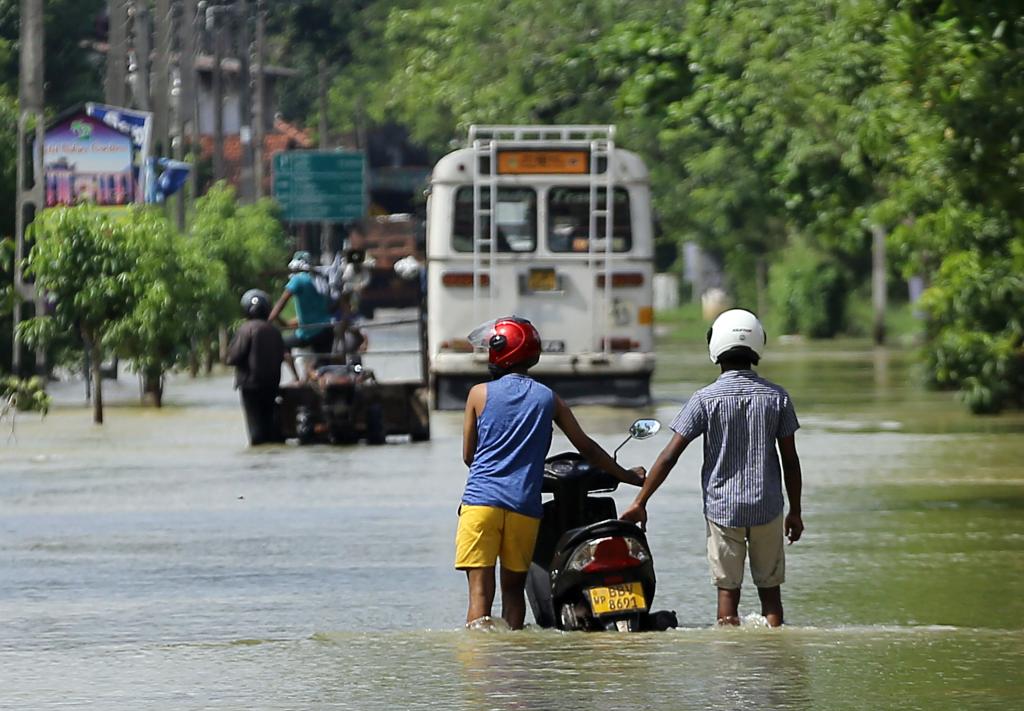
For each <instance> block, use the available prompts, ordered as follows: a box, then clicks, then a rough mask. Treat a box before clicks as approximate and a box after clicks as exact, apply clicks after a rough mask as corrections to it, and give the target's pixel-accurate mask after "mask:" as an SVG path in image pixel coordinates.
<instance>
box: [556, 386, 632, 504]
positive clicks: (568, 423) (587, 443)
mask: <svg viewBox="0 0 1024 711" xmlns="http://www.w3.org/2000/svg"><path fill="white" fill-rule="evenodd" d="M555 424H556V425H558V427H559V429H561V430H562V432H564V433H565V436H566V437H568V438H569V441H570V442H572V446H573V447H575V448H576V450H577V451H578V452H579V453H580V454H582V455H583V458H584V459H586V460H587V461H588V462H590V463H591V464H592V465H594V466H595V467H597V468H599V469H601V470H603V471H606V472H608V473H609V474H611V475H612V476H614V477H615V478H616V479H618V480H619V481H622V482H625V483H627V484H635V485H637V486H639V485H640V484H642V483H643V481H644V473H645V472H644V468H643V467H634V468H633V469H624V468H623V467H622V465H620V464H619V463H618V462H616V461H615V460H614V459H613V458H612V456H611V455H610V454H608V452H606V451H604V448H602V447H601V445H599V444H598V443H597V442H595V441H594V440H592V439H591V438H590V437H588V436H587V433H586V432H584V431H583V428H582V427H580V423H579V422H577V420H576V416H575V415H574V414H572V410H570V409H569V406H568V405H566V404H565V401H563V400H562V398H560V397H558V396H557V395H556V396H555Z"/></svg>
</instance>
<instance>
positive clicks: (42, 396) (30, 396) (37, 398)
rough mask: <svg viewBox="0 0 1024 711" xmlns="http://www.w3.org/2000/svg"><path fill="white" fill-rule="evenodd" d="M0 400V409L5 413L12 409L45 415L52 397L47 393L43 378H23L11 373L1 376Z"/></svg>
mask: <svg viewBox="0 0 1024 711" xmlns="http://www.w3.org/2000/svg"><path fill="white" fill-rule="evenodd" d="M0 402H2V407H0V411H2V414H4V415H6V414H7V413H8V412H9V411H10V410H12V409H14V410H18V411H21V412H41V413H42V414H44V415H45V414H46V413H47V412H48V411H49V409H50V403H51V398H50V396H49V395H47V394H46V384H45V383H44V382H43V379H42V378H39V377H31V378H24V379H23V378H17V377H14V376H12V375H9V376H7V377H4V378H0Z"/></svg>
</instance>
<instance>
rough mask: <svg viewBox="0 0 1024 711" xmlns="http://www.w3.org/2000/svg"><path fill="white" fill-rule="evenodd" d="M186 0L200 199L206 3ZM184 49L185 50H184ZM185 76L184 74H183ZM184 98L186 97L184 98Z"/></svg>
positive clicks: (195, 182) (195, 191)
mask: <svg viewBox="0 0 1024 711" xmlns="http://www.w3.org/2000/svg"><path fill="white" fill-rule="evenodd" d="M184 2H185V17H184V18H183V20H182V23H181V31H182V34H186V35H187V34H189V33H190V31H191V35H190V37H189V39H188V40H184V39H183V40H182V47H186V46H188V45H187V44H186V43H187V42H191V48H192V61H191V64H189V66H188V71H187V74H188V77H189V82H188V85H189V86H190V88H191V92H186V93H190V94H191V95H190V96H189V100H188V106H189V107H190V108H191V110H192V127H191V131H189V138H190V139H191V141H190V144H189V149H190V150H191V151H192V156H193V160H192V178H191V180H190V181H189V184H190V185H191V186H192V199H193V200H198V199H199V189H200V188H201V187H202V185H201V184H200V182H199V158H200V156H201V155H202V126H201V124H200V121H199V86H200V83H199V67H198V66H197V65H198V59H199V55H201V54H203V53H204V52H205V51H206V35H205V32H204V29H205V27H206V17H205V10H204V5H203V4H201V3H200V2H199V0H184ZM182 51H184V50H182ZM183 76H184V75H183ZM183 100H184V99H183Z"/></svg>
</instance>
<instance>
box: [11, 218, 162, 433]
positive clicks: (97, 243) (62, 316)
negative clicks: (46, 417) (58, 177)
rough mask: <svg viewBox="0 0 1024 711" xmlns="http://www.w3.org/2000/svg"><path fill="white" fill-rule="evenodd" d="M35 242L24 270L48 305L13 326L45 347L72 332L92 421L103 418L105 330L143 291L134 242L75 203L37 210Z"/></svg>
mask: <svg viewBox="0 0 1024 711" xmlns="http://www.w3.org/2000/svg"><path fill="white" fill-rule="evenodd" d="M32 230H33V236H34V238H35V246H34V248H33V249H32V251H31V253H30V254H29V257H28V259H27V260H26V264H25V274H26V275H28V276H29V277H31V278H34V279H35V284H36V288H38V289H39V290H40V291H41V292H42V293H44V294H46V295H47V297H48V299H49V300H50V302H51V303H52V308H51V310H50V313H49V314H48V315H38V316H36V317H35V318H32V319H29V320H27V321H24V322H23V323H21V324H20V325H19V328H18V336H19V338H20V339H21V340H23V341H25V342H26V343H28V344H30V345H34V346H45V345H47V344H49V343H51V342H54V341H56V340H58V338H59V337H61V336H63V335H65V334H68V333H77V334H78V335H79V336H80V337H81V339H82V341H83V343H84V344H85V348H86V351H87V352H88V354H89V364H90V371H91V372H90V374H89V375H90V377H91V378H92V383H93V387H92V392H93V421H94V422H96V423H97V424H102V422H103V390H102V380H101V377H100V365H101V363H102V360H103V355H104V351H105V347H106V346H107V345H108V336H109V335H110V332H111V329H112V328H113V327H114V326H115V324H117V323H118V321H120V320H121V319H123V318H125V317H126V316H128V314H129V313H131V311H132V309H133V308H134V305H135V304H136V302H137V301H138V300H139V296H140V294H142V293H143V292H144V290H145V284H144V282H143V279H142V275H141V274H140V273H139V272H138V270H137V266H138V264H139V261H140V255H139V253H138V251H137V247H138V245H137V244H136V242H135V241H134V240H132V239H130V235H129V231H128V225H127V223H125V222H119V221H114V220H109V219H107V218H106V217H105V216H104V215H102V214H101V213H100V212H99V211H98V210H97V209H96V208H94V207H91V206H88V205H81V206H78V207H70V208H57V209H53V210H47V211H46V212H44V213H42V215H40V216H39V218H38V219H37V220H36V221H35V222H34V223H33V225H32Z"/></svg>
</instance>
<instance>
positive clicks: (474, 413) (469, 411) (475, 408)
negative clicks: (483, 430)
mask: <svg viewBox="0 0 1024 711" xmlns="http://www.w3.org/2000/svg"><path fill="white" fill-rule="evenodd" d="M485 404H487V383H480V384H478V385H474V386H473V387H472V388H471V389H470V391H469V396H468V397H467V398H466V414H465V415H464V417H463V420H462V461H464V462H465V463H466V466H467V467H468V466H470V465H471V464H472V463H473V456H474V455H475V454H476V442H477V433H476V420H477V418H478V417H480V413H481V412H483V410H484V405H485Z"/></svg>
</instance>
